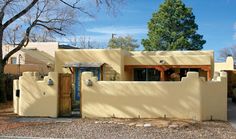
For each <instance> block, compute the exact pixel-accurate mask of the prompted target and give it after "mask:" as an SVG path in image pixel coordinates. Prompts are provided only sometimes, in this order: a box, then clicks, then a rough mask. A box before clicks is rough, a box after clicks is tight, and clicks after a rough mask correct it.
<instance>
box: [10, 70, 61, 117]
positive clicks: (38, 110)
mask: <svg viewBox="0 0 236 139" xmlns="http://www.w3.org/2000/svg"><path fill="white" fill-rule="evenodd" d="M38 78H39V77H38V73H36V72H24V73H23V76H21V77H20V78H19V89H20V98H19V106H18V107H19V112H18V114H19V115H20V116H46V117H57V115H58V73H56V72H49V75H48V76H46V77H44V79H43V80H38ZM49 79H52V80H53V82H54V84H53V85H52V86H49V85H47V82H48V80H49ZM15 83H17V82H16V81H15V82H14V86H15ZM15 100H16V99H14V107H17V106H15V105H16V102H15Z"/></svg>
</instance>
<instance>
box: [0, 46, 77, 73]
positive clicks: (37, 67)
mask: <svg viewBox="0 0 236 139" xmlns="http://www.w3.org/2000/svg"><path fill="white" fill-rule="evenodd" d="M14 48H15V47H14V45H4V46H3V56H5V55H6V54H7V53H9V52H10V51H11V50H12V49H14ZM72 48H73V49H75V47H72V46H68V45H59V43H58V42H29V44H28V45H27V46H26V47H24V48H22V49H21V50H19V51H18V52H16V53H14V54H13V55H12V56H11V57H10V58H9V60H8V62H7V65H6V66H5V69H4V73H7V74H15V75H21V74H22V72H26V71H31V72H39V73H40V74H41V75H47V74H48V72H50V71H54V61H55V58H54V57H55V51H57V50H58V49H72Z"/></svg>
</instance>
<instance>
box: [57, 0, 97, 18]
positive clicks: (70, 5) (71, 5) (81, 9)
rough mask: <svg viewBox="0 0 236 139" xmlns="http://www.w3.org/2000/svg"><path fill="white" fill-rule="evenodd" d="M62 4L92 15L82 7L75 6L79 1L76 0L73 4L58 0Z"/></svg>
mask: <svg viewBox="0 0 236 139" xmlns="http://www.w3.org/2000/svg"><path fill="white" fill-rule="evenodd" d="M60 1H61V2H62V3H63V4H65V5H67V6H69V7H71V8H73V9H77V10H79V11H81V12H83V13H85V14H87V15H88V16H90V17H94V16H93V15H92V14H90V13H89V12H87V11H85V10H84V9H83V8H82V7H77V6H76V4H77V3H79V1H76V2H75V3H74V4H69V3H68V2H65V1H64V0H60Z"/></svg>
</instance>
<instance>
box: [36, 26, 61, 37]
mask: <svg viewBox="0 0 236 139" xmlns="http://www.w3.org/2000/svg"><path fill="white" fill-rule="evenodd" d="M35 25H37V26H41V27H44V28H46V29H47V30H48V31H54V32H56V33H58V34H60V35H63V36H65V34H64V33H62V32H60V31H62V29H61V28H55V27H48V26H47V25H44V24H40V23H36V24H35Z"/></svg>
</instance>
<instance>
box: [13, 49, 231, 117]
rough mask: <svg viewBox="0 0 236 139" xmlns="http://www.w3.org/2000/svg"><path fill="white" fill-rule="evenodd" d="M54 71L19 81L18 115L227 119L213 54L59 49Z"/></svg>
mask: <svg viewBox="0 0 236 139" xmlns="http://www.w3.org/2000/svg"><path fill="white" fill-rule="evenodd" d="M54 69H55V72H52V73H49V76H47V77H45V78H44V79H43V80H38V79H37V73H32V72H26V73H23V76H21V77H20V79H19V81H17V80H16V81H15V84H14V85H15V90H18V92H17V91H14V93H15V95H14V96H19V97H15V99H14V110H15V112H16V113H18V114H19V115H23V116H50V117H57V116H68V115H71V114H79V115H80V116H81V117H91V118H93V117H119V118H137V117H142V118H157V117H176V118H184V119H195V120H209V119H218V120H227V87H226V86H227V85H226V84H227V82H226V80H227V76H226V74H225V73H223V72H222V73H220V76H219V77H216V78H213V74H214V52H213V51H167V52H164V51H159V52H146V51H131V52H128V51H124V50H121V49H80V50H73V49H71V50H57V51H56V53H55V68H54ZM29 83H31V87H30V89H29V86H27V85H28V84H29ZM29 90H30V91H29ZM32 90H33V91H34V93H32ZM212 98H214V99H212ZM45 108H46V109H45ZM216 108H217V109H216Z"/></svg>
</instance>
